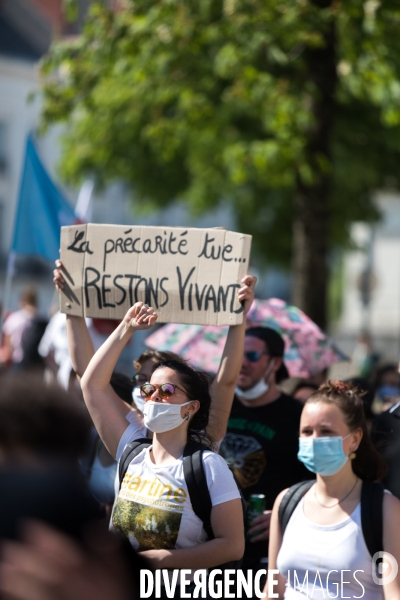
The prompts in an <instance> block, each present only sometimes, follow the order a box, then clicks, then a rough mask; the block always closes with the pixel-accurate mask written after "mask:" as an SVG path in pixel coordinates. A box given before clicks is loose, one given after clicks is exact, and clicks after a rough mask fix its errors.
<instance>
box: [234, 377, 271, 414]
mask: <svg viewBox="0 0 400 600" xmlns="http://www.w3.org/2000/svg"><path fill="white" fill-rule="evenodd" d="M281 393H282V392H280V390H278V388H277V387H276V385H275V383H271V382H270V384H269V389H268V390H267V391H266V392H265V394H263V395H262V396H260V397H259V398H255V399H254V400H245V399H244V398H241V397H240V396H239V395H238V396H237V398H238V399H239V402H241V404H243V406H247V407H248V408H255V407H257V406H264V405H265V404H271V402H275V400H277V399H278V398H279V396H280V395H281Z"/></svg>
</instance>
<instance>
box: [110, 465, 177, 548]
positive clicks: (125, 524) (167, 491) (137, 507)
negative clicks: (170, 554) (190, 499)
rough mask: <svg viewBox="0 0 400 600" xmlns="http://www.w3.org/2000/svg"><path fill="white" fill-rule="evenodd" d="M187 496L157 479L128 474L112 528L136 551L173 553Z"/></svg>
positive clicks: (115, 509)
mask: <svg viewBox="0 0 400 600" xmlns="http://www.w3.org/2000/svg"><path fill="white" fill-rule="evenodd" d="M186 498H187V492H186V491H185V490H184V489H183V488H179V487H173V486H172V485H169V484H164V483H162V481H160V480H159V479H158V478H157V477H153V478H152V479H144V478H142V477H139V476H135V477H134V476H132V475H131V474H130V473H126V475H125V477H124V479H123V482H122V486H121V491H120V494H119V496H118V499H117V501H116V503H115V506H114V511H113V517H112V520H113V526H114V529H115V530H116V531H120V532H121V533H122V534H124V535H125V536H126V537H127V538H129V541H130V542H131V544H132V545H133V547H134V548H135V549H136V550H151V549H164V548H165V549H173V548H175V544H176V540H177V537H178V534H179V527H180V524H181V520H182V514H183V510H184V504H185V501H186Z"/></svg>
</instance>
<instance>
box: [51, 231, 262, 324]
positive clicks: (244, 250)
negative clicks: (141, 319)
mask: <svg viewBox="0 0 400 600" xmlns="http://www.w3.org/2000/svg"><path fill="white" fill-rule="evenodd" d="M250 248H251V236H250V235H244V234H241V233H234V232H232V231H226V230H225V229H219V228H217V229H196V228H188V227H186V228H184V227H138V226H132V227H129V226H121V225H97V224H92V223H89V224H85V225H72V226H69V227H62V228H61V260H62V262H63V267H64V271H63V275H64V279H65V287H64V291H63V293H61V294H60V310H61V312H65V313H68V314H71V315H77V316H85V317H98V318H103V319H122V318H123V317H124V316H125V314H126V312H127V310H128V309H129V308H130V307H131V306H133V304H135V302H139V301H142V302H145V303H146V304H148V305H149V306H152V307H153V308H154V309H155V310H156V311H157V313H158V322H161V323H192V324H196V325H236V324H239V323H242V321H243V315H242V312H243V307H242V306H241V305H240V303H239V302H238V300H237V290H238V289H239V287H240V280H241V279H242V278H243V277H244V276H245V275H246V274H247V271H248V266H249V258H250Z"/></svg>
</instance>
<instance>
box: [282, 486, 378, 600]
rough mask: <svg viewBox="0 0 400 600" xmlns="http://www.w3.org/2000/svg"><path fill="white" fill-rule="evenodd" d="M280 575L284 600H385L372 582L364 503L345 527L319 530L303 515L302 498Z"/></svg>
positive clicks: (284, 549) (286, 536) (287, 536)
mask: <svg viewBox="0 0 400 600" xmlns="http://www.w3.org/2000/svg"><path fill="white" fill-rule="evenodd" d="M277 569H278V570H279V573H280V575H282V576H283V577H284V578H285V579H286V589H285V596H284V597H285V599H286V600H304V599H305V598H307V597H308V598H312V599H313V600H322V599H325V600H326V599H329V598H346V597H347V598H351V599H353V598H363V600H382V599H383V594H382V587H381V586H380V585H378V584H376V583H374V581H373V579H372V559H371V555H370V553H369V552H368V548H367V546H366V545H365V541H364V537H363V534H362V529H361V504H360V503H359V504H358V505H357V507H356V508H355V510H354V511H353V512H352V513H351V515H350V516H349V517H347V518H346V519H345V520H344V521H341V522H340V523H335V525H318V524H317V523H313V522H312V521H310V520H309V519H307V518H306V516H305V515H304V499H303V498H302V499H301V501H300V502H299V504H298V505H297V506H296V508H295V510H294V512H293V514H292V516H291V518H290V521H289V523H288V524H287V527H286V529H285V533H284V535H283V540H282V545H281V549H280V551H279V554H278V558H277Z"/></svg>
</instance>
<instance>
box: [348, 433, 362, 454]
mask: <svg viewBox="0 0 400 600" xmlns="http://www.w3.org/2000/svg"><path fill="white" fill-rule="evenodd" d="M351 434H352V440H351V451H350V453H355V452H357V450H358V447H359V446H360V444H361V440H362V438H363V435H364V432H363V430H362V429H361V427H358V428H357V429H355V430H354V431H352V432H351Z"/></svg>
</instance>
